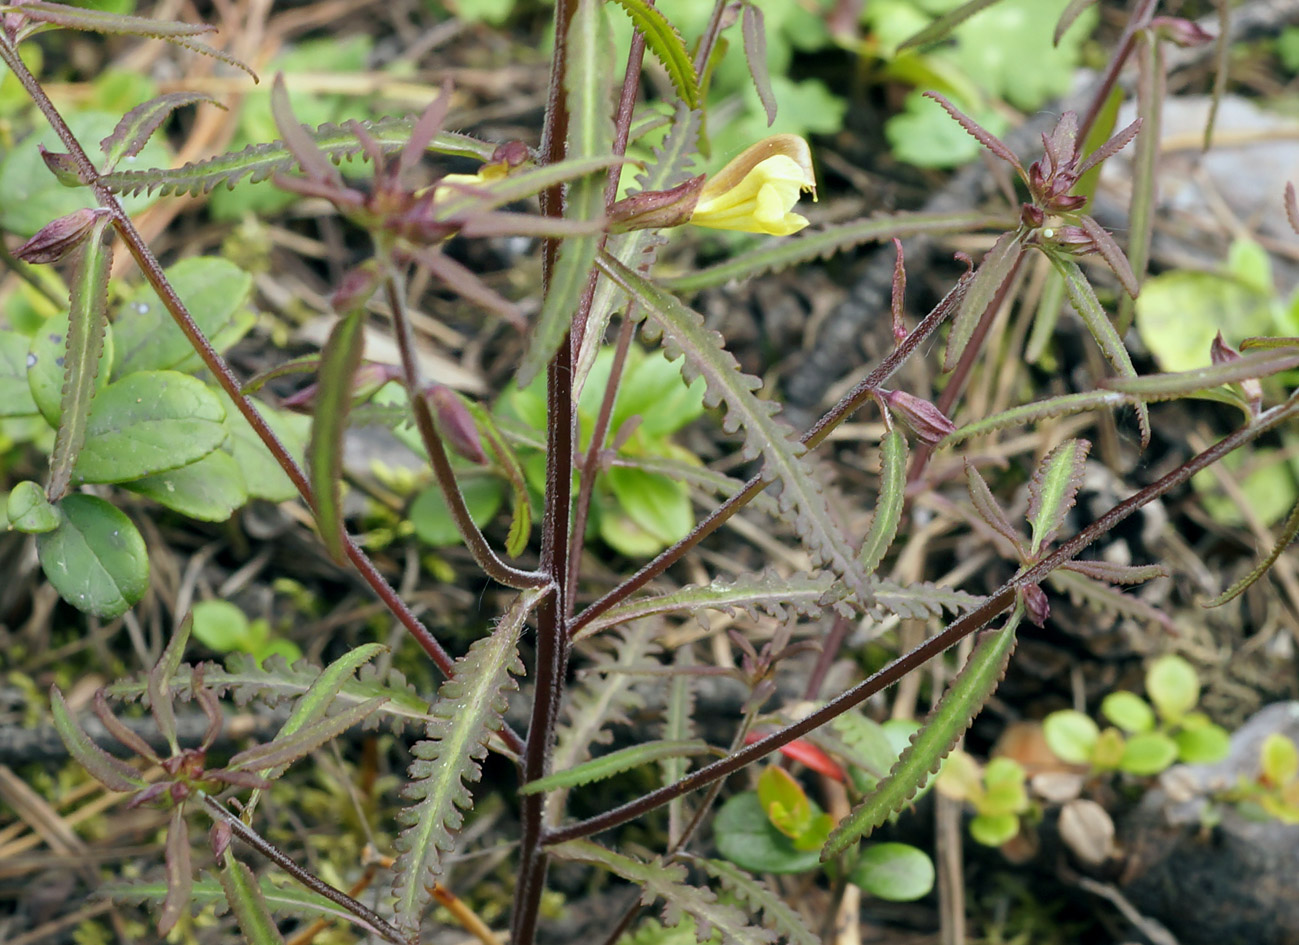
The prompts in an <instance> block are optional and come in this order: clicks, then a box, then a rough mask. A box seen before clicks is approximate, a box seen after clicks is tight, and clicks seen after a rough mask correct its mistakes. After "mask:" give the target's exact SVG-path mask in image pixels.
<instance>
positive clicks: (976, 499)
mask: <svg viewBox="0 0 1299 945" xmlns="http://www.w3.org/2000/svg"><path fill="white" fill-rule="evenodd" d="M965 485H966V488H967V489H968V490H969V493H970V502H971V503H973V505H974V511H975V512H977V513H978V514H979V518H981V519H983V520H984V521H985V522H987V523H988V526H989V527H990V528H992V530H993V531H995V532H996V533H997V534H998V535H1000V536H1001V537H1002V538H1004V539H1006V541H1008V542H1010V547H1011V548H1012V549H1013V550H1015V551H1017V552H1018V553H1019V554H1020V556H1021V557H1023V556H1024V555H1025V551H1024V543H1023V541H1022V540H1021V536H1020V534H1019V532H1018V531H1016V530H1015V526H1014V525H1012V524H1011V522H1010V519H1009V518H1007V517H1006V513H1005V511H1004V510H1003V509H1002V508H1001V505H1000V504H999V503H998V502H997V499H996V497H995V496H993V494H992V490H991V489H989V488H988V482H987V480H985V479H984V478H983V475H982V474H981V473H980V472H979V470H978V469H977V468H976V467H975V466H974V465H973V464H972V463H971V462H970V461H969V460H968V459H967V460H966V461H965Z"/></svg>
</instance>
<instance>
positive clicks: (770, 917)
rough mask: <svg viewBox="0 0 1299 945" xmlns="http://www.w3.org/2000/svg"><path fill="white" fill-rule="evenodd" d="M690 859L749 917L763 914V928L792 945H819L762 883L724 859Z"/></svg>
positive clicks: (797, 917) (816, 939)
mask: <svg viewBox="0 0 1299 945" xmlns="http://www.w3.org/2000/svg"><path fill="white" fill-rule="evenodd" d="M690 859H691V862H693V863H695V864H696V865H697V866H699V867H701V868H702V869H703V870H704V872H706V873H708V875H709V876H712V877H713V878H714V879H717V880H718V881H720V882H721V884H722V888H724V889H725V890H726V891H727V892H729V893H730V894H731V895H733V896H734V897H735V898H736V899H738V900H739V901H740V902H741V903H743V905H744V906H745V907H746V909H747V910H748V912H749V914H750V915H757V914H758V913H759V912H761V913H762V922H763V925H765V926H766V927H767V928H769V929H771V930H772V931H773V932H775V933H776V935H777V936H779V937H780V938H781V939H783V940H784V941H787V942H790V943H792V945H820V942H821V937H820V936H819V935H816V934H815V933H814V932H812V930H811V929H809V928H808V927H807V923H805V922H804V921H803V918H802V916H800V915H799V914H798V912H796V911H795V910H794V909H791V908H790V907H789V906H788V905H787V904H786V903H785V900H784V899H783V898H782V897H781V896H779V895H777V894H776V893H775V892H773V891H772V889H771V888H770V887H769V886H767V885H766V884H765V883H763V882H762V881H761V880H758V879H755V878H754V877H752V876H750V875H749V874H748V873H746V872H744V871H743V870H741V869H738V868H737V867H735V866H732V865H731V864H730V863H725V862H723V861H721V860H706V859H703V858H702V857H691V858H690Z"/></svg>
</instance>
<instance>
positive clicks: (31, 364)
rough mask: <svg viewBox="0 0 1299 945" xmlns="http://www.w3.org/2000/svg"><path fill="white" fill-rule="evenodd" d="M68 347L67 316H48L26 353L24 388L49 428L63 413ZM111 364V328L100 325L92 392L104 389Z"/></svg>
mask: <svg viewBox="0 0 1299 945" xmlns="http://www.w3.org/2000/svg"><path fill="white" fill-rule="evenodd" d="M67 348H68V313H67V312H64V313H63V314H62V315H52V316H50V317H49V318H48V319H46V320H45V324H44V325H42V326H41V327H40V329H39V330H38V331H37V332H36V334H35V335H34V336H33V337H32V340H31V347H30V348H29V349H28V351H27V358H26V362H25V363H26V365H27V386H28V389H29V390H30V392H31V397H32V401H33V402H34V403H35V404H36V409H38V410H39V411H40V412H41V416H42V417H44V418H45V420H46V421H47V422H48V423H49V425H50V426H52V427H56V426H58V425H59V416H60V414H61V413H62V411H63V406H62V402H63V358H64V355H65V354H66V352H67ZM112 364H113V326H112V325H105V326H104V350H103V351H102V352H100V355H99V373H98V374H96V375H95V390H96V391H97V392H98V391H101V390H103V389H104V388H105V387H107V386H108V373H109V368H110V367H112Z"/></svg>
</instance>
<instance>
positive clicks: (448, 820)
mask: <svg viewBox="0 0 1299 945" xmlns="http://www.w3.org/2000/svg"><path fill="white" fill-rule="evenodd" d="M543 593H546V591H545V590H540V591H526V592H524V593H522V594H520V595H519V598H518V600H517V601H516V602H515V603H514V606H513V607H512V608H511V609H510V611H509V612H508V613H507V614H506V615H505V617H504V618H502V620H501V622H500V623H499V624H498V625H497V626H496V629H495V630H493V631H492V633H491V634H490V635H489V636H486V637H482V638H481V639H478V640H476V641H474V643H473V645H472V646H470V647H469V652H468V653H466V654H465V655H464V656H462V657H461V658H460V659H458V660H456V663H455V667H454V670H453V675H452V678H450V679H448V680H447V681H446V682H444V683H443V684H442V686H441V688H440V689H438V698H437V701H436V702H435V703H434V705H433V708H432V718H431V719H430V721H429V723H428V727H427V729H426V734H427V735H428V740H427V741H422V742H418V743H417V744H416V745H415V746H414V747H413V748H412V749H411V754H413V755H414V756H415V760H414V761H412V762H411V765H410V770H409V775H410V779H411V780H410V782H409V783H408V784H407V785H406V787H405V789H403V791H402V797H403V798H404V799H406V800H408V801H414V802H415V803H414V804H412V805H411V806H410V807H407V808H406V809H405V810H403V811H402V812H401V813H400V814H399V815H398V822H399V823H400V824H401V825H402V826H403V827H404V828H405V829H404V830H402V832H401V833H400V834H399V835H398V837H397V842H396V847H397V850H398V851H399V855H398V857H397V862H396V863H395V864H394V867H393V871H394V873H395V877H396V878H395V880H394V884H393V890H394V894H395V896H396V899H397V904H396V910H397V912H396V919H395V922H396V925H397V927H398V928H401V929H404V930H407V931H410V932H414V931H415V930H416V929H418V928H419V922H420V913H421V911H422V910H423V908H424V906H425V905H426V904H427V903H428V900H429V897H430V896H431V893H430V892H429V887H430V886H432V885H433V884H434V883H435V882H436V881H437V879H438V877H439V876H440V875H441V873H442V862H441V858H442V854H443V853H444V852H447V851H450V850H452V849H454V848H455V838H454V837H453V836H452V834H451V832H452V831H454V830H457V829H458V828H459V827H460V824H461V823H462V822H463V820H464V814H463V813H462V811H463V810H464V809H466V808H468V807H470V806H471V805H472V803H473V798H472V795H471V794H470V792H469V785H470V784H472V783H473V782H475V781H477V780H478V779H479V777H481V774H482V769H481V767H480V766H479V762H480V761H481V760H482V759H483V757H484V756H485V755H486V754H487V740H488V738H489V737H490V736H491V734H492V732H494V731H496V730H497V729H498V728H499V727H500V725H501V718H502V715H503V713H504V712H505V708H506V693H507V692H508V691H509V690H510V689H512V688H514V686H515V685H516V684H515V682H514V680H513V679H512V678H511V677H512V675H518V674H519V673H522V672H523V664H522V663H521V662H520V661H519V656H518V651H517V644H518V640H519V634H520V633H521V632H522V630H523V624H524V621H525V620H526V618H527V615H528V613H529V612H530V611H531V609H532V607H533V606H534V605H535V603H536V602H537V601H538V600H539V599H540V598H541V595H542V594H543Z"/></svg>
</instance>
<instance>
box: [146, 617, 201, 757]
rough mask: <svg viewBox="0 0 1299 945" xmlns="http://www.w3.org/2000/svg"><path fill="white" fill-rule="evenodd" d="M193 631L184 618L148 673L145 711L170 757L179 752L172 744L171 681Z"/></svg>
mask: <svg viewBox="0 0 1299 945" xmlns="http://www.w3.org/2000/svg"><path fill="white" fill-rule="evenodd" d="M193 628H194V617H193V615H192V614H186V615H185V619H183V620H182V621H181V622H180V624H179V625H178V626H177V627H176V631H175V633H173V634H172V635H171V639H170V640H168V641H167V646H166V647H165V648H164V649H163V651H162V655H161V656H159V657H158V662H156V663H154V664H153V668H152V669H150V670H149V676H148V679H149V684H148V694H149V711H150V712H152V713H153V717H154V720H155V721H157V723H158V731H159V732H161V733H162V736H163V738H165V739H167V744H169V745H170V746H171V751H172V754H176V753H177V752H178V751H179V745H178V744H177V742H176V715H175V713H174V712H173V710H172V705H171V700H172V693H171V691H170V690H171V681H172V679H173V678H175V676H176V672H177V670H179V669H180V664H181V660H183V659H184V658H185V645H186V644H187V643H189V634H190V631H191V630H192V629H193Z"/></svg>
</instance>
